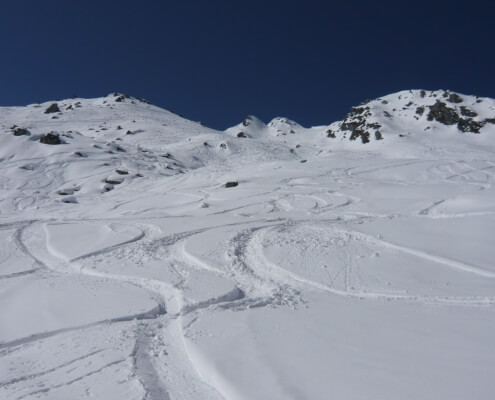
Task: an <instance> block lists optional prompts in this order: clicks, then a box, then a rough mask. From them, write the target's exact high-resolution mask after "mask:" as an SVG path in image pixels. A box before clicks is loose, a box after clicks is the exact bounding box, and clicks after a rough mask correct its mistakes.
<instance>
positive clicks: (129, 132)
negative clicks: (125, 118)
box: [126, 131, 134, 135]
mask: <svg viewBox="0 0 495 400" xmlns="http://www.w3.org/2000/svg"><path fill="white" fill-rule="evenodd" d="M133 134H134V133H133V132H131V131H127V132H126V135H133Z"/></svg>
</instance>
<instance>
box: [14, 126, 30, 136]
mask: <svg viewBox="0 0 495 400" xmlns="http://www.w3.org/2000/svg"><path fill="white" fill-rule="evenodd" d="M12 134H13V135H14V136H24V135H29V131H28V130H27V129H24V128H14V129H13V130H12Z"/></svg>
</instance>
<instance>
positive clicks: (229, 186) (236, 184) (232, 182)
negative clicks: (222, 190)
mask: <svg viewBox="0 0 495 400" xmlns="http://www.w3.org/2000/svg"><path fill="white" fill-rule="evenodd" d="M238 185H239V182H236V181H231V182H227V183H226V184H225V187H226V188H231V187H236V186H238Z"/></svg>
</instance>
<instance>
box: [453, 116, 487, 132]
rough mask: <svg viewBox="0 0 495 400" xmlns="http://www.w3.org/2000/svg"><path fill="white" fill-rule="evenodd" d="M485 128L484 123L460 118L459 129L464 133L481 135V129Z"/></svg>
mask: <svg viewBox="0 0 495 400" xmlns="http://www.w3.org/2000/svg"><path fill="white" fill-rule="evenodd" d="M482 127H483V123H482V122H478V121H475V120H473V119H471V118H467V119H463V118H460V119H459V122H458V123H457V129H459V130H460V131H462V132H473V133H480V129H481V128H482Z"/></svg>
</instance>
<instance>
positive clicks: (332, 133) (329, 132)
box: [327, 129, 337, 139]
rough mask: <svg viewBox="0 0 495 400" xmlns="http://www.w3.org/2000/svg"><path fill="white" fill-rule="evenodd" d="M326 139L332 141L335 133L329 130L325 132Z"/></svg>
mask: <svg viewBox="0 0 495 400" xmlns="http://www.w3.org/2000/svg"><path fill="white" fill-rule="evenodd" d="M327 137H329V138H332V139H335V138H336V137H337V136H336V135H335V132H334V131H332V130H331V129H329V130H328V131H327Z"/></svg>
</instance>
